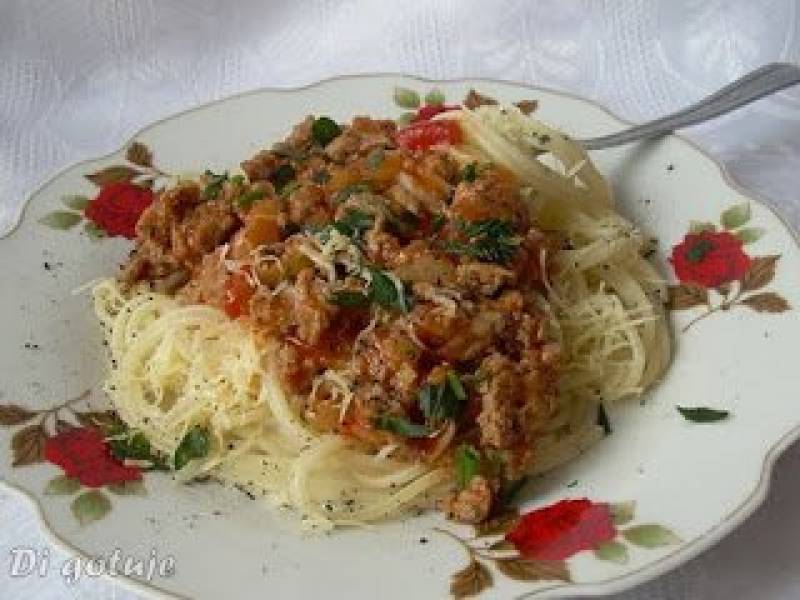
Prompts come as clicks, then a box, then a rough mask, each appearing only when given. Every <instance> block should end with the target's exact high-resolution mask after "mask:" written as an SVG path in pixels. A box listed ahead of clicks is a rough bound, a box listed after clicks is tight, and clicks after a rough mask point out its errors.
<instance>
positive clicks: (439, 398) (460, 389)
mask: <svg viewBox="0 0 800 600" xmlns="http://www.w3.org/2000/svg"><path fill="white" fill-rule="evenodd" d="M466 400H467V393H466V391H465V390H464V385H463V384H462V383H461V380H460V379H459V377H458V374H457V373H455V372H454V371H448V372H447V376H446V377H445V379H444V381H442V382H441V383H439V384H431V383H428V384H426V385H424V386H422V387H421V388H420V390H419V392H418V394H417V403H418V405H419V409H420V411H421V412H422V414H423V415H425V419H426V421H428V422H429V423H432V424H436V423H440V422H442V421H444V420H446V419H455V418H458V417H459V416H460V415H461V412H462V411H463V410H464V405H465V403H466Z"/></svg>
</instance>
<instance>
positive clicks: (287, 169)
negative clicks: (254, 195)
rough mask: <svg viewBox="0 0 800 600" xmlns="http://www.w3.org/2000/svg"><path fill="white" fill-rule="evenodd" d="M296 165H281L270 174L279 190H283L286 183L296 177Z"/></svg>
mask: <svg viewBox="0 0 800 600" xmlns="http://www.w3.org/2000/svg"><path fill="white" fill-rule="evenodd" d="M296 175H297V173H296V172H295V170H294V167H293V166H292V165H290V164H289V163H284V164H282V165H280V166H279V167H278V168H277V169H275V171H274V172H273V173H272V175H271V176H270V178H269V180H270V181H271V182H272V185H274V186H275V189H276V190H277V191H278V192H281V191H282V190H283V188H284V187H286V185H287V184H288V183H289V182H290V181H292V180H293V179H294V178H295V177H296Z"/></svg>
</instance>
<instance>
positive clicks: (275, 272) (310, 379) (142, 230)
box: [123, 94, 559, 522]
mask: <svg viewBox="0 0 800 600" xmlns="http://www.w3.org/2000/svg"><path fill="white" fill-rule="evenodd" d="M486 101H487V99H486V98H484V97H481V96H479V95H476V94H472V95H471V97H470V102H472V103H474V104H480V103H485V102H486ZM426 123H428V125H426ZM430 124H435V125H430ZM411 127H412V128H414V129H410V130H406V131H403V130H401V131H400V132H398V130H397V127H396V125H395V123H394V122H393V121H388V120H375V119H371V118H368V117H356V118H355V119H353V121H352V123H351V124H349V125H344V126H342V125H339V124H336V123H334V122H333V121H332V120H330V119H327V118H325V117H323V118H314V117H308V118H307V119H305V120H303V121H302V122H300V123H299V124H297V125H296V126H295V127H294V129H293V130H292V132H291V134H290V135H289V136H288V137H287V138H286V139H285V140H284V141H282V142H280V143H278V144H275V146H274V147H273V148H272V149H269V150H262V151H260V152H258V153H257V154H256V155H255V156H254V157H252V158H251V159H250V160H247V161H245V162H243V163H242V169H243V171H244V175H243V176H241V175H240V176H229V175H227V174H214V173H211V172H206V175H204V176H203V177H202V178H201V179H200V180H199V181H198V182H186V183H180V184H179V185H177V186H176V187H173V188H171V189H168V190H166V191H164V192H162V193H160V194H159V195H158V196H157V197H156V199H155V201H154V202H153V204H152V205H151V206H150V207H149V208H148V209H147V210H146V211H145V212H144V214H143V215H142V217H141V219H140V220H139V222H138V224H137V228H136V233H137V239H136V249H135V250H134V252H133V253H132V255H131V258H130V260H129V262H128V264H127V265H126V266H125V267H124V271H123V279H125V280H126V281H127V282H129V283H132V282H136V281H149V282H151V283H152V284H153V285H154V286H160V289H164V290H167V291H168V292H169V293H175V294H178V295H179V296H182V297H184V298H185V299H186V300H187V301H190V302H200V303H207V304H210V305H214V306H217V307H218V308H220V309H222V310H224V311H225V312H226V313H227V314H228V315H229V316H230V317H231V318H237V319H242V320H244V321H246V322H247V323H249V324H250V325H251V326H252V327H253V329H254V330H255V331H256V332H257V334H258V335H259V336H261V337H262V338H263V339H264V340H265V341H266V342H269V343H271V344H272V345H273V347H275V348H276V351H275V353H274V354H271V356H270V357H269V358H270V360H271V361H272V362H271V364H272V365H273V366H274V367H275V368H276V369H277V371H278V373H279V375H280V377H281V379H282V382H283V384H284V385H285V387H286V389H287V390H288V391H290V392H291V393H292V395H293V397H295V398H296V404H297V406H296V408H297V411H298V412H299V413H300V414H302V415H303V416H304V417H305V418H306V420H307V421H308V422H309V423H310V424H311V425H312V426H314V427H316V428H318V429H320V430H322V431H329V432H336V433H339V434H342V435H346V436H350V437H352V438H354V439H356V440H358V441H359V442H360V443H362V444H364V445H365V446H366V447H369V448H372V449H373V450H376V449H378V448H381V447H383V446H385V445H386V444H389V443H392V444H397V445H398V450H397V451H396V455H397V456H400V457H406V458H409V459H422V460H431V461H436V462H437V463H445V464H446V463H448V462H453V461H457V460H458V458H457V455H458V452H457V451H456V449H457V448H459V447H461V448H463V447H465V445H467V446H469V447H470V449H471V451H474V452H473V453H472V454H471V456H478V457H479V459H478V465H477V470H476V472H475V474H474V476H473V477H472V478H471V480H470V481H467V482H462V488H461V490H460V491H457V492H455V493H454V494H453V495H452V496H451V497H450V498H448V499H446V501H445V503H444V504H445V506H444V508H445V510H446V512H448V514H450V515H451V516H452V517H453V518H457V519H460V520H463V521H468V522H477V521H480V520H482V519H485V518H486V517H487V515H488V514H489V512H490V510H491V508H492V505H493V504H492V503H493V502H494V498H495V497H496V495H497V494H498V493H499V490H500V489H501V487H502V485H503V484H504V483H505V482H507V481H511V480H515V479H518V478H519V477H521V476H522V475H523V474H524V472H525V470H526V468H528V467H529V466H530V463H531V461H532V459H533V452H532V447H533V444H534V442H535V436H536V432H537V431H538V428H540V426H541V423H542V422H544V421H545V420H546V419H547V418H548V417H549V416H550V415H551V411H552V410H553V406H554V401H555V394H556V381H557V373H558V362H559V351H558V350H559V349H558V346H557V345H556V344H554V343H553V342H552V340H549V339H548V338H547V336H546V334H545V332H546V331H547V328H546V326H545V325H546V318H545V315H544V314H543V313H542V311H541V310H540V309H539V308H537V306H538V304H537V299H538V298H539V297H540V295H541V294H542V293H543V291H544V288H543V283H542V275H541V268H542V265H543V262H542V258H543V257H546V256H547V250H548V249H550V248H551V247H552V246H553V244H554V242H553V240H551V239H550V238H549V237H548V236H547V235H545V234H543V233H542V232H540V231H539V230H538V229H536V227H535V224H534V223H532V222H531V219H530V215H529V212H528V210H527V209H526V205H525V204H524V202H523V201H522V200H521V198H520V192H519V186H518V184H517V182H516V180H515V178H514V176H513V175H512V174H511V173H510V172H509V171H507V170H505V169H503V168H501V167H499V166H496V165H492V164H489V163H480V162H474V163H468V164H464V163H463V159H456V158H454V157H453V156H454V155H453V154H451V153H450V152H448V149H447V144H448V143H453V142H455V143H457V142H458V141H459V140H460V137H461V136H460V134H459V132H458V124H457V123H456V122H455V121H448V122H446V123H445V122H443V121H424V120H422V121H418V122H417V123H415V124H413V125H412V126H411ZM458 160H462V162H458ZM332 237H336V239H338V240H339V241H340V242H341V240H342V239H344V240H345V241H346V244H349V245H350V246H351V248H350V249H349V250H346V252H350V255H351V256H352V255H353V253H354V252H355V256H356V257H358V261H359V265H360V266H358V267H356V268H355V270H354V268H346V265H345V266H343V265H342V264H339V263H336V262H331V263H329V264H327V265H326V264H324V263H322V262H321V261H320V260H318V259H315V256H317V257H318V256H319V255H321V254H322V246H323V245H324V244H325V243H326V241H327V240H330V239H332ZM309 248H310V249H311V250H309ZM340 250H341V248H340ZM358 268H360V269H361V271H358ZM398 286H399V287H398ZM326 371H327V372H336V373H342V374H345V375H346V380H347V387H348V391H349V392H350V397H349V400H348V402H347V404H346V406H345V407H344V408H343V405H342V397H341V392H342V390H337V389H336V386H335V384H334V383H332V381H331V378H329V377H325V376H324V374H325V373H326Z"/></svg>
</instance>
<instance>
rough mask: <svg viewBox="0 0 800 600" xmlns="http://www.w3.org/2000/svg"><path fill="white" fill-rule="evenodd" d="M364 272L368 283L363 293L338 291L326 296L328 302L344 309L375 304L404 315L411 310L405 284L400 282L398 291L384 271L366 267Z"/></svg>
mask: <svg viewBox="0 0 800 600" xmlns="http://www.w3.org/2000/svg"><path fill="white" fill-rule="evenodd" d="M366 270H367V271H368V272H369V275H370V282H369V285H368V286H367V289H366V290H365V291H363V292H357V291H354V290H339V291H336V292H333V293H332V294H331V295H330V296H328V302H330V303H331V304H335V305H336V306H344V307H362V306H368V305H370V304H377V305H378V306H382V307H383V308H387V309H390V310H399V311H400V312H404V313H407V312H409V311H410V310H411V298H410V297H409V295H408V293H407V291H406V289H405V284H403V283H402V282H401V287H402V291H399V290H398V289H397V286H396V285H395V282H394V280H393V279H392V278H391V277H390V276H389V275H387V274H386V272H385V271H381V270H380V269H376V268H374V267H366Z"/></svg>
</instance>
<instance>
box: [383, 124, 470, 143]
mask: <svg viewBox="0 0 800 600" xmlns="http://www.w3.org/2000/svg"><path fill="white" fill-rule="evenodd" d="M461 140H462V135H461V127H460V126H459V125H458V123H457V122H456V121H453V120H451V119H438V120H435V121H418V122H416V123H412V124H411V125H409V126H408V127H406V128H405V129H401V130H400V131H398V132H397V145H398V146H400V147H401V148H406V149H408V150H426V149H428V148H430V147H431V146H437V145H441V144H443V145H456V144H460V143H461Z"/></svg>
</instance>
